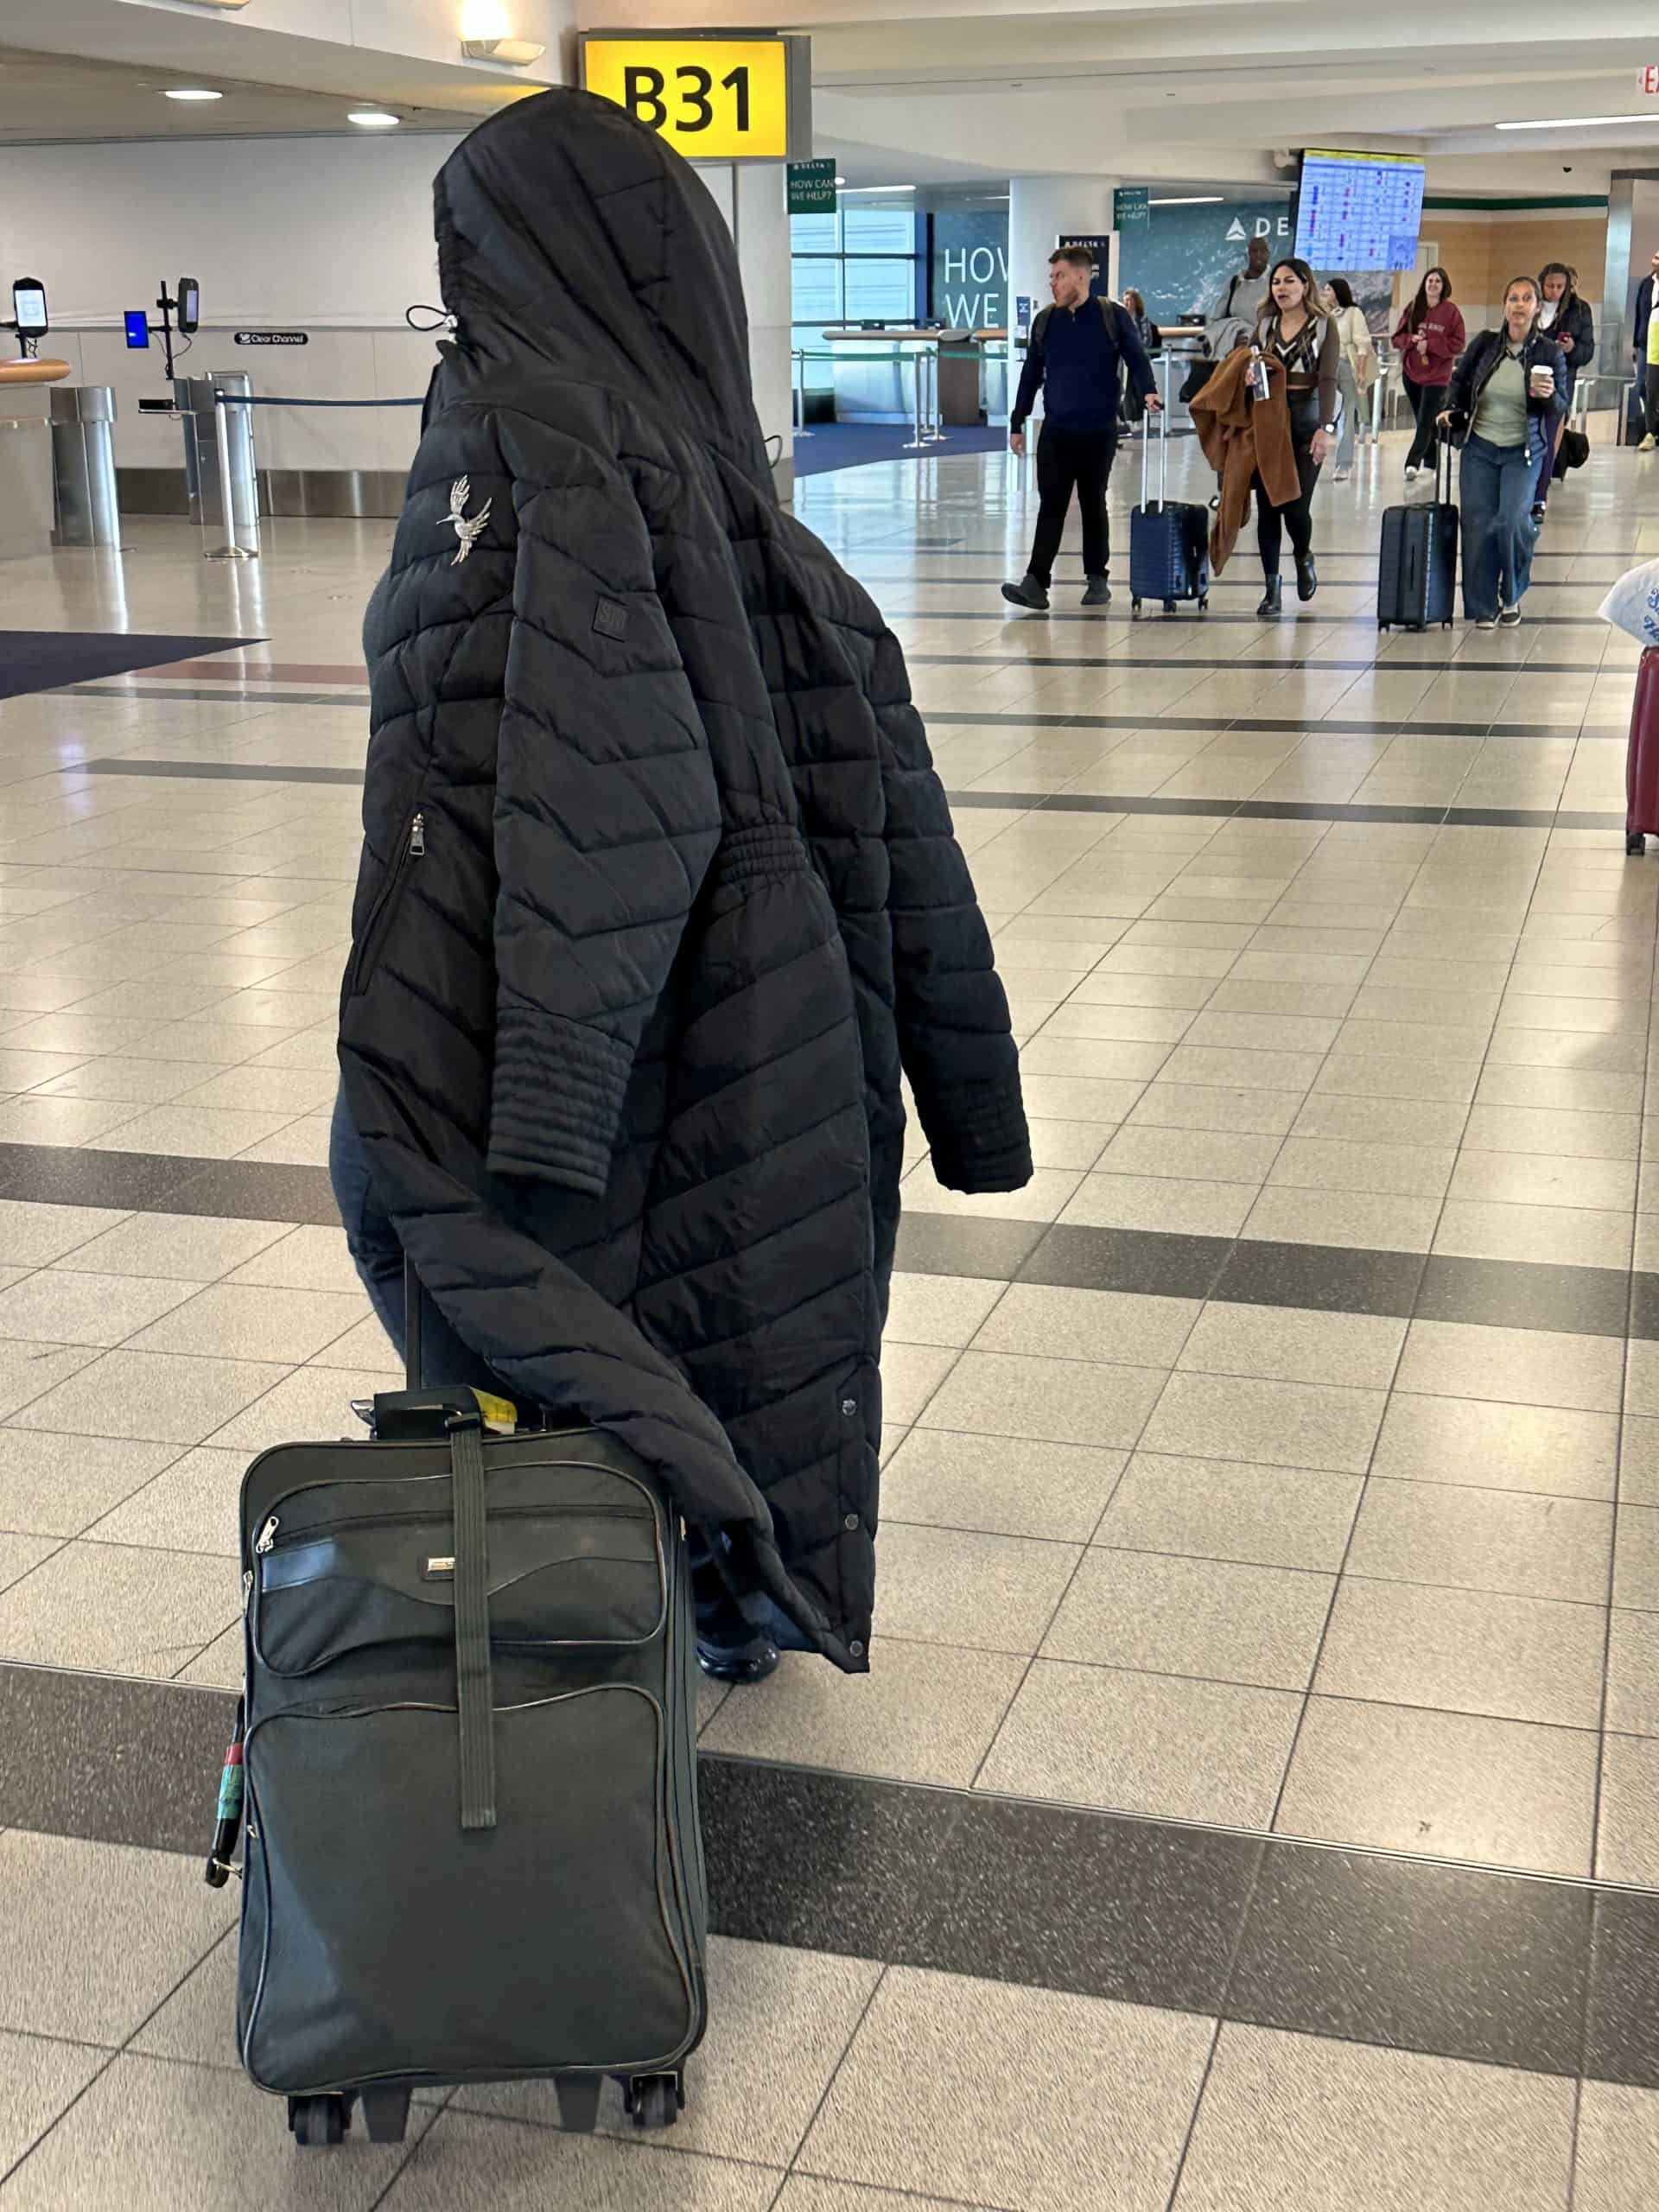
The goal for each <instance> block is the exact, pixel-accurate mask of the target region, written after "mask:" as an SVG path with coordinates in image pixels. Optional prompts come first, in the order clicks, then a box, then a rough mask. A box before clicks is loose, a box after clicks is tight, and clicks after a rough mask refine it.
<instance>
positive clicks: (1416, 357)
mask: <svg viewBox="0 0 1659 2212" xmlns="http://www.w3.org/2000/svg"><path fill="white" fill-rule="evenodd" d="M1466 335H1467V334H1466V333H1465V329H1464V327H1463V316H1462V315H1461V313H1460V312H1459V309H1458V308H1455V307H1454V306H1453V305H1452V279H1451V278H1450V277H1448V276H1447V275H1446V271H1445V270H1444V269H1430V270H1426V271H1425V273H1424V277H1423V281H1422V283H1421V284H1419V286H1418V287H1417V290H1416V293H1415V295H1414V297H1413V299H1412V302H1411V305H1410V306H1409V307H1408V308H1407V309H1406V311H1405V313H1404V314H1403V315H1402V316H1401V318H1400V320H1399V322H1398V323H1397V324H1396V325H1395V333H1394V350H1395V353H1397V354H1398V355H1399V357H1400V373H1401V376H1402V378H1403V379H1404V382H1405V387H1406V397H1407V399H1408V401H1409V402H1410V404H1411V411H1412V415H1413V416H1414V419H1415V421H1416V424H1417V429H1416V432H1415V435H1414V436H1413V438H1412V441H1411V448H1410V450H1409V452H1408V454H1407V455H1406V481H1407V483H1408V484H1414V483H1415V482H1416V480H1417V472H1418V470H1419V469H1420V468H1424V467H1429V466H1431V465H1432V463H1433V458H1434V418H1435V416H1437V415H1438V414H1439V413H1440V410H1441V409H1442V408H1443V407H1444V406H1445V405H1446V386H1447V385H1448V384H1449V383H1450V382H1451V381H1452V365H1453V363H1454V362H1455V361H1456V360H1457V358H1458V356H1459V354H1460V353H1462V351H1463V348H1464V345H1465V339H1466Z"/></svg>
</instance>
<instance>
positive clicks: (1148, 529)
mask: <svg viewBox="0 0 1659 2212" xmlns="http://www.w3.org/2000/svg"><path fill="white" fill-rule="evenodd" d="M1157 420H1158V455H1159V461H1158V497H1157V498H1156V499H1152V500H1149V499H1147V480H1148V474H1149V471H1150V467H1151V461H1152V424H1151V422H1150V420H1148V421H1147V423H1146V425H1145V427H1144V428H1143V429H1142V430H1141V504H1140V505H1139V506H1138V507H1136V508H1135V511H1134V512H1133V513H1132V514H1131V515H1130V517H1129V593H1130V597H1131V601H1132V604H1133V611H1134V612H1135V613H1136V614H1139V613H1140V612H1141V601H1143V600H1148V599H1155V600H1159V601H1161V602H1162V605H1163V609H1164V612H1165V613H1166V614H1173V613H1174V612H1175V609H1176V607H1178V606H1179V604H1180V603H1181V602H1182V601H1184V600H1194V599H1195V600H1197V601H1198V611H1199V613H1204V612H1205V610H1206V609H1207V608H1208V607H1209V605H1210V511H1209V509H1208V508H1207V507H1200V506H1194V505H1192V504H1190V503H1189V502H1187V501H1185V500H1180V499H1170V498H1169V497H1168V490H1169V407H1168V404H1167V400H1166V404H1165V406H1164V410H1163V412H1162V413H1161V414H1160V416H1158V418H1157Z"/></svg>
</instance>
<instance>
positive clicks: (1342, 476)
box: [1337, 468, 1354, 484]
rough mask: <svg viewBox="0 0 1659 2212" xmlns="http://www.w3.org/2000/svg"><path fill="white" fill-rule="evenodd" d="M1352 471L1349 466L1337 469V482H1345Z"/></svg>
mask: <svg viewBox="0 0 1659 2212" xmlns="http://www.w3.org/2000/svg"><path fill="white" fill-rule="evenodd" d="M1353 473H1354V472H1353V470H1352V469H1351V468H1339V469H1338V471H1337V481H1338V484H1345V483H1346V482H1347V481H1348V479H1349V478H1350V477H1351V475H1352V474H1353Z"/></svg>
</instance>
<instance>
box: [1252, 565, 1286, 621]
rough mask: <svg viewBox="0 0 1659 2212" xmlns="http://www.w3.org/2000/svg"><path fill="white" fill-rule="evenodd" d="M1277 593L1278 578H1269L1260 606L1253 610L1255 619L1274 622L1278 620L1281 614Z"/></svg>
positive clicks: (1278, 586) (1278, 589) (1278, 588)
mask: <svg viewBox="0 0 1659 2212" xmlns="http://www.w3.org/2000/svg"><path fill="white" fill-rule="evenodd" d="M1279 592H1280V584H1279V579H1278V577H1277V576H1269V577H1268V580H1267V589H1266V590H1265V591H1264V592H1263V593H1262V604H1261V605H1260V606H1259V607H1257V608H1256V610H1255V612H1256V619H1257V620H1259V621H1262V622H1276V621H1277V620H1279V616H1280V613H1281V608H1280V603H1279Z"/></svg>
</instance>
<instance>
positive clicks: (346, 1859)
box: [207, 1281, 708, 2145]
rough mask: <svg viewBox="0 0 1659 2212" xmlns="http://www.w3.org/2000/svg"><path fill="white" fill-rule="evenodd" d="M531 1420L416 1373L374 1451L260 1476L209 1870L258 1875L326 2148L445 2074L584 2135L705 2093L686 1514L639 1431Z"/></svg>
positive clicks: (249, 1928)
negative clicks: (690, 2067) (543, 1426)
mask: <svg viewBox="0 0 1659 2212" xmlns="http://www.w3.org/2000/svg"><path fill="white" fill-rule="evenodd" d="M409 1304H410V1346H409V1348H410V1374H411V1376H412V1377H413V1376H418V1375H419V1372H420V1359H419V1326H418V1318H419V1305H420V1294H419V1291H418V1288H417V1287H416V1286H415V1285H414V1284H413V1282H412V1281H411V1282H410V1300H409ZM359 1410H364V1409H361V1408H360V1409H359ZM510 1413H511V1409H510V1408H502V1407H500V1406H499V1404H498V1403H496V1402H487V1403H486V1402H481V1401H480V1400H479V1399H478V1398H477V1397H476V1395H475V1394H474V1393H473V1392H471V1391H468V1390H464V1389H463V1390H453V1389H435V1388H432V1387H430V1386H428V1387H426V1388H424V1389H421V1388H416V1387H414V1386H413V1384H412V1383H411V1387H410V1389H407V1390H404V1391H400V1392H392V1393H388V1394H386V1395H383V1396H381V1397H378V1398H376V1400H375V1401H374V1406H373V1421H372V1438H371V1439H369V1440H364V1441H362V1442H355V1441H351V1440H346V1441H344V1442H340V1443H319V1444H285V1445H281V1446H277V1448H276V1449H275V1450H273V1451H269V1452H264V1453H262V1454H261V1456H260V1457H259V1458H258V1459H256V1460H255V1461H254V1463H253V1465H252V1466H251V1467H250V1468H249V1470H248V1472H247V1475H246V1478H245V1480H244V1484H243V1489H242V1512H241V1519H242V1565H243V1591H244V1607H245V1651H246V1673H245V1690H244V1696H243V1701H242V1705H241V1707H239V1708H238V1722H237V1733H236V1739H235V1741H234V1742H233V1743H232V1747H231V1751H230V1754H229V1758H228V1760H227V1763H226V1775H225V1785H224V1788H223V1789H222V1790H221V1796H220V1803H219V1827H218V1831H217V1833H216V1834H215V1837H214V1841H213V1853H212V1855H211V1857H210V1858H209V1860H208V1864H207V1879H208V1881H209V1882H210V1883H213V1884H214V1885H221V1884H222V1883H223V1882H224V1881H225V1879H226V1876H227V1874H228V1873H229V1872H241V1873H242V1875H243V1883H242V1929H241V1949H240V1963H239V1967H238V1993H237V2043H238V2050H239V2052H240V2054H241V2057H242V2062H243V2064H244V2065H245V2067H246V2069H247V2070H248V2073H249V2074H250V2075H251V2077H252V2078H253V2080H254V2081H255V2082H257V2083H258V2084H259V2086H260V2087H261V2088H265V2089H269V2090H271V2091H274V2092H276V2093H277V2094H281V2095H285V2096H286V2097H287V2099H288V2107H289V2127H290V2129H291V2130H292V2132H293V2133H294V2135H295V2137H296V2139H297V2140H298V2141H299V2142H300V2143H302V2144H307V2145H314V2144H332V2143H338V2142H339V2141H340V2139H341V2137H342V2136H343V2134H344V2133H345V2131H346V2128H347V2126H349V2125H350V2122H351V2119H352V2113H353V2107H355V2106H359V2105H360V2107H361V2111H362V2116H363V2121H364V2125H365V2129H366V2132H367V2133H368V2135H369V2137H370V2139H371V2140H372V2141H378V2142H385V2141H399V2140H401V2139H402V2138H403V2134H404V2126H405V2123H406V2121H407V2118H408V2113H409V2104H410V2093H411V2091H413V2090H415V2089H417V2088H423V2087H426V2086H428V2085H433V2084H440V2083H446V2082H499V2081H516V2080H525V2079H535V2078H550V2079H551V2080H552V2081H553V2082H554V2084H555V2086H556V2092H557V2095H558V2101H559V2109H560V2115H561V2118H562V2120H563V2124H564V2126H566V2127H567V2128H570V2127H575V2128H579V2129H589V2128H592V2127H593V2126H594V2125H595V2122H596V2120H597V2119H598V2116H599V2108H600V2097H601V2090H602V2088H603V2086H604V2083H605V2081H606V2078H607V2076H612V2077H614V2078H616V2079H617V2080H618V2081H619V2082H620V2084H621V2087H622V2091H623V2103H624V2106H625V2107H626V2110H627V2111H629V2112H630V2113H632V2117H633V2120H634V2123H635V2125H636V2126H642V2127H652V2126H658V2127H660V2126H671V2125H672V2124H673V2122H674V2120H675V2119H676V2118H677V2114H678V2112H679V2110H680V2108H681V2107H682V2106H683V2103H684V2088H683V2072H682V2069H683V2063H684V2061H685V2059H686V2057H687V2056H688V2055H689V2054H690V2051H691V2050H693V2049H694V2048H695V2047H696V2044H697V2043H698V2042H699V2041H700V2040H701V2038H702V2031H703V2026H704V2022H705V2017H706V2005H707V1998H706V1984H705V1964H704V1961H705V1951H706V1929H707V1920H708V1906H707V1893H706V1887H705V1879H704V1872H703V1860H702V1838H701V1834H700V1832H699V1828H698V1822H697V1794H696V1726H695V1714H696V1640H695V1633H694V1628H693V1619H692V1610H691V1585H690V1566H689V1562H688V1556H687V1548H686V1543H685V1529H684V1524H683V1522H682V1520H681V1518H680V1516H679V1514H678V1512H677V1510H675V1509H674V1507H673V1504H672V1503H671V1499H670V1497H669V1496H668V1493H667V1491H666V1490H665V1489H664V1484H662V1483H661V1481H660V1480H659V1479H658V1478H657V1476H656V1475H655V1473H654V1472H653V1471H652V1470H651V1469H650V1468H648V1467H646V1466H645V1465H644V1464H643V1463H642V1462H641V1461H640V1460H639V1459H636V1458H635V1457H634V1455H633V1454H632V1452H629V1451H627V1450H626V1448H625V1447H624V1446H621V1445H620V1444H619V1443H618V1442H617V1441H616V1440H614V1439H613V1438H611V1437H608V1436H605V1435H602V1434H600V1433H596V1432H594V1431H591V1430H544V1431H543V1430H533V1429H531V1430H527V1429H516V1430H515V1431H514V1432H513V1433H493V1430H492V1428H491V1427H487V1426H486V1421H485V1418H484V1417H485V1416H486V1415H493V1416H494V1417H495V1419H496V1421H497V1422H498V1423H499V1418H500V1416H501V1414H509V1415H510ZM238 1801H239V1802H238ZM238 1811H240V1812H241V1813H242V1814H243V1815H245V1845H244V1859H243V1866H242V1867H241V1868H240V1869H236V1868H233V1867H232V1864H231V1860H232V1853H233V1852H234V1849H235V1842H236V1832H237V1826H238V1818H237V1816H238Z"/></svg>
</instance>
